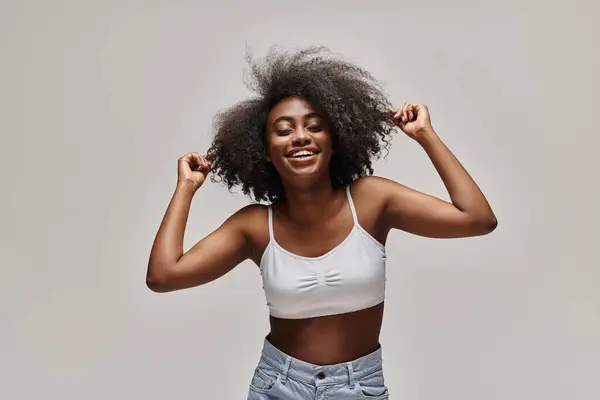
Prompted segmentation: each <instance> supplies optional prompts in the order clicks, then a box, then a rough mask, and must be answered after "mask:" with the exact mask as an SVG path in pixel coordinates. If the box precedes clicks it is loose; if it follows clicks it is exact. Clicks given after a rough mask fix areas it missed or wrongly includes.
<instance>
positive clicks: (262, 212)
mask: <svg viewBox="0 0 600 400" xmlns="http://www.w3.org/2000/svg"><path fill="white" fill-rule="evenodd" d="M231 218H232V219H234V220H235V221H236V222H235V223H236V224H237V225H238V227H239V229H241V230H242V232H243V233H244V236H245V237H246V241H247V243H248V247H249V249H250V258H251V259H252V260H254V261H255V262H257V261H258V260H259V259H260V256H261V255H262V251H263V250H264V248H266V247H267V245H268V243H269V223H268V208H267V206H265V205H264V204H249V205H247V206H244V207H242V208H240V209H239V210H238V211H237V212H235V213H234V214H233V215H232V216H231Z"/></svg>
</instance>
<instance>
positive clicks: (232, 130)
mask: <svg viewBox="0 0 600 400" xmlns="http://www.w3.org/2000/svg"><path fill="white" fill-rule="evenodd" d="M246 60H247V61H248V63H249V65H250V78H251V79H250V81H246V86H247V87H248V88H249V89H250V90H252V91H254V92H256V93H257V94H258V96H256V97H254V98H250V99H246V100H243V101H241V102H239V103H238V104H236V105H234V106H233V107H230V108H228V109H226V110H224V111H221V112H219V113H217V115H216V116H215V118H214V131H215V133H214V138H213V141H212V143H211V146H210V147H209V150H208V153H207V156H208V158H209V159H210V160H211V162H212V165H213V171H212V178H211V179H212V180H213V181H215V182H217V181H222V182H224V183H225V184H226V185H227V186H228V188H229V190H231V188H233V187H234V186H238V185H241V188H242V192H243V193H244V194H245V195H253V196H254V198H255V200H256V201H262V200H268V201H271V202H275V201H277V200H280V199H283V198H285V192H284V189H283V184H282V182H281V179H280V177H279V175H278V173H277V171H276V170H275V167H274V166H273V164H271V163H270V162H269V161H268V160H267V158H266V154H267V150H266V124H267V117H268V114H269V111H270V110H271V108H272V107H273V106H274V105H276V104H277V103H278V102H279V101H280V100H282V99H284V98H286V97H291V96H298V97H302V98H305V99H306V100H307V101H308V102H310V103H311V104H312V106H313V107H315V108H316V109H317V110H319V111H320V112H321V113H323V114H324V117H325V118H326V119H327V121H328V122H329V126H330V127H331V141H332V147H333V149H334V154H333V156H332V158H331V161H330V165H329V170H330V178H331V183H332V186H333V187H339V186H343V185H346V184H349V183H351V182H353V181H354V180H356V179H357V178H359V177H361V176H364V175H367V174H369V175H371V174H373V168H372V166H371V160H372V159H373V158H379V157H380V155H381V152H382V150H384V149H385V150H386V151H387V150H388V147H389V142H390V136H391V134H392V133H393V131H394V129H395V125H394V123H393V121H392V120H391V118H390V116H389V109H390V107H391V105H390V102H389V101H388V99H387V97H386V95H385V94H384V93H383V91H382V90H381V89H380V86H379V83H378V82H377V81H376V80H375V79H374V78H373V77H372V76H371V74H370V73H368V72H367V71H366V70H364V69H363V68H361V67H359V66H357V65H355V64H353V63H351V62H349V61H346V60H342V59H339V58H335V57H333V56H332V55H331V53H330V52H329V50H327V49H326V48H323V47H310V48H304V49H301V50H298V51H295V52H292V51H276V50H274V49H271V51H270V52H269V53H268V55H267V56H266V57H265V58H264V59H263V60H261V61H254V60H253V59H252V58H251V57H250V56H249V55H247V56H246Z"/></svg>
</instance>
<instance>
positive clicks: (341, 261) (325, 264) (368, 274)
mask: <svg viewBox="0 0 600 400" xmlns="http://www.w3.org/2000/svg"><path fill="white" fill-rule="evenodd" d="M346 194H347V197H348V202H349V204H350V209H351V211H352V218H353V219H354V227H353V228H352V231H351V232H350V233H349V234H348V236H347V237H346V239H344V241H343V242H342V243H340V244H339V245H338V246H336V247H334V248H333V249H331V250H330V251H328V252H327V253H326V254H324V255H322V256H319V257H304V256H299V255H296V254H293V253H291V252H289V251H287V250H285V249H284V248H283V247H281V246H280V245H279V244H278V243H277V241H276V240H275V237H274V235H273V210H272V208H271V206H269V208H268V210H269V234H270V241H269V244H268V245H267V248H266V249H265V251H264V253H263V255H262V258H261V260H260V271H261V276H262V281H263V289H264V291H265V296H266V299H267V306H268V307H269V311H270V314H271V315H272V316H274V317H277V318H287V319H300V318H312V317H320V316H325V315H333V314H343V313H348V312H352V311H358V310H363V309H366V308H369V307H372V306H375V305H377V304H379V303H381V302H382V301H383V300H384V298H385V282H386V251H385V246H383V245H382V244H381V243H380V242H379V241H377V240H376V239H375V238H374V237H372V236H371V235H370V234H369V233H368V232H367V231H366V230H364V229H363V228H362V227H361V226H360V225H359V224H358V219H357V217H356V209H355V208H354V203H353V201H352V196H351V194H350V186H349V185H348V186H347V187H346Z"/></svg>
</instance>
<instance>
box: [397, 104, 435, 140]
mask: <svg viewBox="0 0 600 400" xmlns="http://www.w3.org/2000/svg"><path fill="white" fill-rule="evenodd" d="M389 113H390V117H391V118H392V119H393V120H394V123H395V124H396V126H398V127H399V128H400V129H402V132H404V133H406V134H407V135H408V136H409V137H411V138H413V139H415V140H417V141H419V140H420V139H422V138H423V136H424V135H426V134H428V133H431V132H433V127H432V126H431V118H430V116H429V109H428V108H427V106H426V105H425V104H414V103H406V104H404V106H403V107H402V108H399V109H392V110H390V111H389Z"/></svg>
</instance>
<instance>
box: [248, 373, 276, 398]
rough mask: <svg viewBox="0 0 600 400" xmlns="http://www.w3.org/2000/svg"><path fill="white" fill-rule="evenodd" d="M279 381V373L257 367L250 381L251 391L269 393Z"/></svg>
mask: <svg viewBox="0 0 600 400" xmlns="http://www.w3.org/2000/svg"><path fill="white" fill-rule="evenodd" d="M278 380H279V373H277V372H276V371H274V370H270V369H263V368H260V367H256V369H255V370H254V375H253V376H252V380H251V381H250V389H251V390H253V391H255V392H258V393H268V392H270V391H271V390H272V389H273V388H274V387H275V384H276V383H277V381H278Z"/></svg>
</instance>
